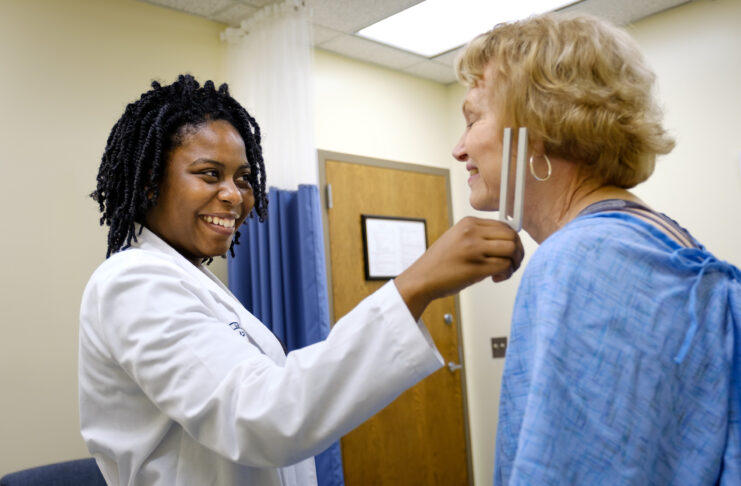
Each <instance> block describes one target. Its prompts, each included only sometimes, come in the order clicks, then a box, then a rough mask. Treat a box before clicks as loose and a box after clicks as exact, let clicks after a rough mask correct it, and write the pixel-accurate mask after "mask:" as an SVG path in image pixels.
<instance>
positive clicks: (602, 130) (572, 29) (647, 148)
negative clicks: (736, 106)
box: [456, 13, 674, 188]
mask: <svg viewBox="0 0 741 486" xmlns="http://www.w3.org/2000/svg"><path fill="white" fill-rule="evenodd" d="M456 74H457V75H458V78H459V79H460V80H461V81H462V82H463V83H464V84H465V85H466V86H468V87H469V88H470V87H472V86H474V85H476V84H478V83H480V82H482V81H483V79H484V75H485V74H486V75H487V79H488V78H489V77H491V82H490V83H489V85H490V86H491V87H492V95H493V100H495V101H496V103H495V105H496V106H497V107H499V109H500V110H501V112H500V114H499V115H500V120H501V122H502V126H513V127H520V126H524V127H528V131H529V134H530V139H531V140H542V142H543V147H544V149H545V153H546V154H548V155H554V156H558V157H562V158H564V159H566V160H571V161H574V162H578V163H581V164H584V166H585V167H586V168H587V170H588V173H589V174H590V175H591V176H592V177H595V178H597V179H598V180H601V181H602V182H603V183H604V184H611V185H616V186H619V187H623V188H631V187H633V186H635V185H636V184H639V183H641V182H643V181H645V180H646V179H647V178H648V177H649V176H650V175H651V173H652V172H653V170H654V164H655V162H656V156H657V155H659V154H667V153H669V152H671V150H672V149H673V148H674V140H673V139H672V138H671V137H670V136H669V135H668V134H667V133H666V131H665V130H664V128H663V126H662V123H661V119H662V112H661V109H660V108H659V106H658V104H657V102H656V100H655V98H654V95H653V87H654V81H655V78H656V76H655V75H654V73H653V71H652V70H651V69H650V68H649V67H648V65H647V64H646V62H645V60H644V59H643V55H642V54H641V52H640V51H639V49H638V46H637V44H636V42H635V41H634V40H633V39H632V38H631V37H630V36H629V35H628V34H627V33H626V32H625V31H623V30H621V29H619V28H617V27H615V26H613V25H610V24H609V23H607V22H604V21H602V20H600V19H598V18H596V17H592V16H589V15H563V14H556V13H549V14H544V15H538V16H533V17H530V18H527V19H525V20H521V21H518V22H513V23H507V24H499V25H497V26H495V27H494V28H493V29H492V30H491V31H489V32H487V33H485V34H481V35H480V36H478V37H476V38H475V39H473V40H472V41H471V42H470V43H469V45H468V46H467V47H466V48H465V50H464V52H463V53H462V54H461V56H460V57H459V58H458V60H457V63H456Z"/></svg>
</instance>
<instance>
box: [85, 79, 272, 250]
mask: <svg viewBox="0 0 741 486" xmlns="http://www.w3.org/2000/svg"><path fill="white" fill-rule="evenodd" d="M151 86H152V89H151V90H149V91H147V92H145V93H143V94H142V95H141V97H140V98H139V99H138V100H137V101H135V102H133V103H129V104H128V105H127V106H126V109H125V110H124V113H123V115H121V118H120V119H119V120H118V121H117V122H116V123H115V124H114V126H113V128H112V129H111V133H110V134H109V135H108V140H107V142H106V148H105V151H104V152H103V156H102V158H101V163H100V168H99V170H98V176H97V187H96V189H95V191H93V193H92V194H90V196H91V197H92V198H93V199H94V200H95V201H96V202H97V203H98V207H99V209H100V212H101V217H100V224H101V225H104V224H105V225H107V226H109V230H108V250H107V252H106V257H109V256H110V255H112V254H113V253H116V252H117V251H119V250H122V249H125V248H127V247H128V246H130V245H131V242H132V241H136V236H137V235H136V225H137V224H143V223H144V218H145V216H146V214H147V212H148V211H149V210H150V209H151V208H152V207H154V206H155V205H156V204H157V198H158V195H159V187H160V184H161V183H162V177H163V174H164V170H165V165H166V163H167V159H168V156H169V154H170V152H171V151H172V150H173V149H174V148H176V147H178V146H179V145H180V144H181V143H182V142H183V139H184V137H185V136H186V135H187V134H188V133H190V131H192V130H195V129H196V128H197V127H199V126H200V125H202V124H203V123H206V122H208V121H213V120H224V121H226V122H228V123H230V124H231V125H232V126H234V128H235V129H236V130H237V131H238V132H239V134H240V135H241V137H242V139H243V141H244V144H245V149H246V155H247V160H248V161H249V163H250V169H251V173H250V176H249V181H250V183H251V184H252V187H253V193H254V196H255V207H254V212H255V213H256V214H257V215H258V218H259V220H260V221H264V220H265V218H266V217H267V205H268V199H267V195H266V193H265V186H266V178H265V164H264V162H263V158H262V149H261V147H260V127H259V126H258V125H257V122H256V121H255V119H254V118H252V116H250V114H249V113H247V111H246V110H245V109H244V107H242V105H240V104H239V103H238V102H237V101H236V100H235V99H234V98H232V97H231V95H230V94H229V87H228V86H227V85H226V83H224V84H222V85H221V86H219V88H218V89H216V87H215V85H214V83H213V81H211V80H209V81H206V82H205V83H204V85H203V87H201V86H200V84H199V83H198V81H196V79H195V78H194V77H193V76H191V75H187V74H186V75H180V76H178V79H177V81H175V82H174V83H172V84H170V85H166V86H162V85H161V84H160V83H158V82H157V81H153V82H152V85H151ZM250 216H252V214H250ZM238 243H239V232H238V231H237V232H236V234H235V237H234V240H233V242H232V248H231V252H232V255H233V254H234V251H233V246H234V245H235V244H238Z"/></svg>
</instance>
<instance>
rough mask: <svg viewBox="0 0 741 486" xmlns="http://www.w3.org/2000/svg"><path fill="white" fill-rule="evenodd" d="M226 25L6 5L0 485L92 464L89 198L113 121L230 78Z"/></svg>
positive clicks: (97, 241)
mask: <svg viewBox="0 0 741 486" xmlns="http://www.w3.org/2000/svg"><path fill="white" fill-rule="evenodd" d="M222 29H223V26H222V25H220V24H217V23H213V22H208V21H205V20H203V19H196V18H194V17H191V16H188V15H183V14H179V13H176V12H174V11H171V10H165V9H162V8H156V7H152V6H150V5H147V4H144V3H141V2H135V1H133V0H69V1H67V0H65V1H63V2H60V1H57V0H3V2H2V3H1V4H0V69H1V70H2V75H0V140H1V141H0V164H2V172H3V176H2V178H1V179H0V200H1V201H2V204H1V207H2V208H3V212H4V213H5V219H6V221H7V224H6V225H5V227H4V229H3V230H2V237H1V240H0V254H2V255H3V256H4V262H3V270H2V276H1V277H0V296H1V297H0V299H2V305H1V306H0V308H2V311H3V315H2V319H1V322H2V338H0V394H1V395H2V400H0V410H2V412H1V413H0V437H2V446H0V475H2V474H3V473H7V472H9V471H11V470H16V469H19V468H23V467H26V466H32V465H35V464H42V463H48V462H52V461H58V460H64V459H70V458H74V457H82V456H86V455H87V451H86V450H85V447H84V444H83V442H82V439H81V438H80V434H79V421H78V414H77V327H78V310H79V303H80V296H81V294H82V289H83V287H84V285H85V282H86V281H87V279H88V277H89V276H90V273H91V272H92V270H93V269H94V268H95V267H96V266H97V265H98V264H99V263H100V262H101V261H102V260H103V258H104V257H105V232H104V231H103V230H102V229H101V228H99V227H98V224H97V218H98V215H97V207H96V205H95V203H94V202H93V200H92V199H90V198H88V197H87V194H89V193H90V192H91V191H92V190H93V189H94V188H95V175H96V173H97V167H98V163H99V161H100V156H101V153H102V151H103V148H104V146H105V142H106V138H107V136H108V132H109V131H110V129H111V127H112V125H113V123H114V122H115V120H116V119H117V117H118V116H119V115H120V114H121V113H122V112H123V109H124V107H125V105H126V103H127V102H129V101H132V100H133V99H134V98H136V97H137V96H138V95H139V94H140V93H141V92H142V91H144V90H145V89H147V88H148V86H149V82H150V80H151V79H152V78H160V79H162V80H165V81H168V82H169V81H172V80H174V78H175V76H176V75H177V73H180V72H184V71H189V72H192V73H194V74H195V75H197V76H199V77H200V76H202V77H212V78H215V79H217V80H222V79H223V77H224V73H225V64H224V63H225V50H224V47H223V45H222V44H221V41H220V40H219V32H220V31H221V30H222ZM11 221H12V222H11Z"/></svg>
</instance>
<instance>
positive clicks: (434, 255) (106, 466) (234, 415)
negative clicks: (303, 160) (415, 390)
mask: <svg viewBox="0 0 741 486" xmlns="http://www.w3.org/2000/svg"><path fill="white" fill-rule="evenodd" d="M265 181H266V175H265V166H264V164H263V161H262V155H261V149H260V130H259V127H258V125H257V123H256V122H255V120H254V119H253V118H252V117H251V116H250V115H249V114H248V113H247V112H246V111H245V110H244V108H243V107H242V106H240V105H239V103H237V102H236V101H235V100H234V99H233V98H232V97H231V96H230V95H229V91H228V88H227V86H226V85H222V86H221V87H219V88H218V89H216V88H215V86H214V84H213V83H212V82H211V81H207V82H206V83H205V84H204V85H203V86H202V87H201V86H200V84H199V83H198V82H197V81H196V80H195V79H193V77H191V76H180V77H179V78H178V80H177V81H176V82H175V83H173V84H171V85H168V86H162V85H160V84H158V83H156V82H155V83H152V89H151V90H150V91H147V92H146V93H144V94H143V95H142V96H141V98H140V99H139V100H137V101H135V102H133V103H131V104H130V105H128V107H127V108H126V110H125V112H124V114H123V115H122V116H121V118H120V119H119V121H118V122H117V123H116V124H115V126H114V127H113V130H112V131H111V134H110V137H109V139H108V143H107V146H106V149H105V152H104V154H103V158H102V162H101V165H100V171H99V174H98V185H97V189H96V190H95V192H93V194H92V197H93V198H94V199H95V200H96V201H97V202H98V204H99V205H100V210H101V212H102V217H101V220H100V222H101V224H106V225H108V226H110V230H109V234H108V252H107V257H108V258H107V259H106V261H105V262H103V263H102V264H101V265H100V267H98V269H97V270H96V271H95V272H94V274H93V275H92V277H91V278H90V281H89V282H88V285H87V287H86V289H85V292H84V295H83V300H82V306H81V311H80V361H79V387H80V422H81V430H82V436H83V438H84V440H85V443H86V444H87V447H88V449H89V450H90V452H91V454H92V455H93V456H94V457H95V458H96V460H97V463H98V465H99V467H100V469H101V471H102V473H103V476H104V477H105V479H106V481H107V482H108V483H109V484H112V485H118V484H120V485H150V484H168V485H170V484H175V485H199V486H200V485H207V484H218V485H230V484H234V485H237V484H245V485H246V484H248V485H251V486H253V485H296V486H306V485H312V484H316V472H315V467H314V460H313V456H314V455H315V454H317V453H319V452H321V451H323V450H324V449H325V448H326V447H328V446H329V445H330V444H331V443H332V442H334V441H336V440H337V439H338V438H339V437H341V436H342V435H343V434H345V433H347V432H348V431H350V430H351V429H353V428H354V427H356V426H357V425H359V424H360V423H361V422H363V421H364V420H366V419H367V418H369V417H370V416H372V415H373V414H375V413H376V412H378V411H379V410H380V409H382V408H383V407H385V406H386V405H387V404H388V403H390V402H391V401H392V400H393V399H395V398H396V397H397V396H398V395H399V394H400V393H401V392H403V391H404V390H406V389H407V388H409V387H411V386H412V385H414V384H415V383H417V382H418V381H419V380H421V379H423V378H424V377H426V376H427V375H429V374H430V373H432V372H433V371H435V370H437V369H438V368H439V367H440V366H441V365H442V364H443V362H442V359H441V357H440V355H439V353H438V352H437V350H436V349H435V347H434V344H433V343H432V340H431V338H430V336H429V334H428V332H427V330H426V329H425V327H424V325H423V324H422V322H421V321H418V319H419V317H420V315H421V314H422V311H423V310H424V309H425V307H426V306H427V305H428V304H429V302H431V301H432V300H434V299H436V298H439V297H442V296H445V295H450V294H452V293H455V292H457V291H458V290H460V289H462V288H463V287H465V286H467V285H470V284H472V283H474V282H477V281H479V280H481V279H483V278H486V277H492V278H493V279H494V280H495V281H499V280H504V279H506V278H509V276H510V275H511V274H512V272H513V271H514V270H516V269H517V267H518V266H519V264H520V261H521V259H522V246H521V244H520V241H519V239H518V237H517V235H516V233H514V232H513V231H512V230H511V229H509V227H508V226H506V225H504V224H502V223H498V222H495V221H489V220H484V219H478V218H466V219H464V220H462V221H460V222H459V223H458V224H456V225H455V226H454V227H453V228H451V229H450V230H448V231H447V232H446V233H445V234H444V235H443V236H441V237H440V238H439V239H438V240H437V241H436V242H435V243H434V244H433V245H432V246H431V247H430V248H429V250H428V251H427V252H426V253H425V254H424V255H423V256H422V257H420V258H419V260H417V261H416V262H415V263H414V264H412V265H411V266H410V267H409V268H408V269H407V270H405V271H404V272H403V273H402V274H401V275H399V276H398V277H397V278H395V279H394V280H393V281H390V282H389V283H387V284H386V285H385V286H384V287H382V288H381V289H379V291H377V292H376V293H375V294H373V295H371V296H369V297H368V298H366V299H365V300H364V301H363V302H361V303H360V304H359V305H358V306H357V307H356V308H355V309H353V310H352V311H351V312H350V313H348V315H346V316H345V317H343V318H342V319H340V321H338V322H337V323H336V324H335V325H334V327H333V328H332V331H331V332H330V333H329V336H328V337H327V339H326V340H325V341H322V342H319V343H316V344H314V345H312V346H308V347H305V348H302V349H299V350H296V351H293V352H291V353H289V354H288V355H286V354H285V353H284V351H283V348H282V346H281V344H280V343H279V341H278V340H277V339H276V338H275V336H273V334H272V333H271V332H270V331H269V330H268V329H267V328H266V327H265V326H263V325H262V324H261V323H260V322H259V321H258V320H257V319H256V318H255V317H254V316H252V315H251V314H250V313H249V312H248V311H247V310H246V309H245V308H244V307H243V306H242V305H241V304H240V303H239V302H238V301H237V299H236V298H235V297H234V296H233V295H232V294H231V293H230V292H229V290H228V289H227V288H226V287H224V285H223V284H222V283H221V282H220V281H219V280H218V279H217V278H216V277H215V276H214V275H213V274H212V273H211V272H209V271H208V269H207V268H206V267H205V265H206V264H207V263H208V262H209V261H210V260H211V259H212V258H213V257H215V256H220V255H224V254H225V253H226V252H227V251H229V250H230V248H231V247H232V245H234V244H237V242H238V239H237V236H238V232H237V229H238V228H239V226H240V225H241V224H242V223H243V222H244V221H245V220H246V218H247V217H248V215H250V214H252V213H251V211H252V210H253V209H254V211H255V213H256V214H257V216H258V219H259V220H263V219H264V218H265V217H266V216H267V213H266V206H267V199H266V197H265ZM381 370H382V372H381Z"/></svg>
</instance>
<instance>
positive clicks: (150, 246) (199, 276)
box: [131, 225, 285, 364]
mask: <svg viewBox="0 0 741 486" xmlns="http://www.w3.org/2000/svg"><path fill="white" fill-rule="evenodd" d="M140 230H141V234H140V233H139V231H140ZM135 231H136V233H135V234H136V235H137V237H136V242H133V243H132V244H131V248H140V249H142V250H145V251H153V252H156V253H160V254H164V255H165V256H166V257H167V258H168V259H169V260H171V261H172V262H173V263H175V264H177V265H178V266H179V267H181V268H183V269H184V270H185V271H186V272H188V273H189V274H190V275H192V276H193V278H194V279H196V280H197V281H199V282H202V284H203V285H205V286H207V288H210V289H211V290H215V291H216V292H217V293H218V294H220V295H222V296H223V297H225V298H227V299H228V301H229V302H230V307H231V308H232V310H234V312H237V313H239V314H240V321H241V324H242V326H243V328H245V331H247V334H248V335H249V339H250V341H252V343H253V344H254V345H255V346H257V347H258V348H259V349H260V350H261V351H262V352H263V353H264V354H266V355H267V356H269V357H270V358H271V359H272V360H273V361H275V362H276V363H278V364H283V363H284V362H285V353H284V351H283V346H282V345H281V344H280V342H279V341H278V340H277V339H276V337H275V335H274V334H273V333H272V332H271V331H270V330H269V329H268V328H267V327H265V325H264V324H263V323H262V322H260V320H259V319H257V318H256V317H255V316H253V315H252V314H251V313H250V312H249V311H248V310H247V309H245V307H244V305H242V303H241V302H240V301H239V299H237V297H236V296H235V295H234V294H232V292H231V291H230V290H229V288H228V287H227V286H226V285H224V284H223V283H222V282H221V280H219V278H218V277H216V276H215V275H214V274H213V273H212V272H211V271H210V270H209V269H208V268H206V267H205V266H204V265H202V264H201V265H198V266H196V265H193V263H192V262H191V261H190V260H188V259H187V258H185V257H184V256H183V255H181V254H180V252H178V251H177V250H176V249H175V248H173V247H171V246H170V245H169V244H168V243H167V242H165V240H163V239H162V238H160V237H159V236H157V235H156V234H155V233H154V232H152V231H151V230H150V229H149V228H147V227H146V226H142V225H137V227H136V230H135Z"/></svg>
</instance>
